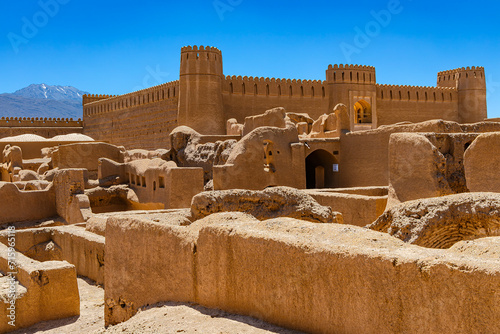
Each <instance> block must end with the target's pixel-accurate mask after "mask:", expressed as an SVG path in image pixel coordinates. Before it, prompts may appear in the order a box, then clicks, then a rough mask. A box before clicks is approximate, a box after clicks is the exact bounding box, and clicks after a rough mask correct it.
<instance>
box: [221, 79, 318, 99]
mask: <svg viewBox="0 0 500 334" xmlns="http://www.w3.org/2000/svg"><path fill="white" fill-rule="evenodd" d="M325 84H326V81H321V80H301V79H279V78H268V77H266V78H264V77H252V76H250V77H247V76H243V77H242V76H241V75H240V76H234V75H233V76H226V77H225V81H224V85H223V91H224V92H226V93H229V94H248V95H264V96H297V97H300V96H308V97H325Z"/></svg>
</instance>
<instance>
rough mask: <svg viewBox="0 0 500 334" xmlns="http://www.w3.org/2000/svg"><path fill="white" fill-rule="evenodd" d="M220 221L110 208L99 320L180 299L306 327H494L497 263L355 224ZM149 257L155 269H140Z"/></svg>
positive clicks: (108, 320)
mask: <svg viewBox="0 0 500 334" xmlns="http://www.w3.org/2000/svg"><path fill="white" fill-rule="evenodd" d="M240 220H241V219H240ZM221 221H222V220H221V219H220V217H216V218H213V219H212V220H208V221H204V222H203V224H202V223H200V224H197V223H194V224H193V225H191V226H187V227H180V226H167V225H164V224H160V223H155V222H148V221H145V220H139V219H133V218H126V217H123V218H119V217H116V218H111V219H109V220H108V223H107V228H106V269H105V272H106V289H105V300H106V305H105V319H106V323H107V324H113V323H117V322H122V321H125V320H127V319H128V318H130V317H131V316H133V315H134V314H135V313H136V312H137V310H138V308H140V307H141V306H143V305H147V304H149V305H151V304H154V303H156V302H162V301H183V302H195V303H198V304H200V305H203V306H206V307H209V308H218V309H221V310H225V311H229V312H234V313H238V314H244V315H251V316H254V317H257V318H261V319H263V320H265V321H268V322H270V323H274V324H277V325H280V326H283V327H288V328H293V329H298V330H303V331H307V332H312V333H334V332H335V333H402V332H408V333H417V332H419V333H420V332H425V333H433V332H442V333H470V332H474V331H475V330H477V329H479V328H480V329H481V330H483V331H484V332H495V331H496V329H497V319H498V317H499V316H500V307H499V305H500V304H499V300H498V299H499V296H498V294H494V293H491V291H495V289H497V287H498V284H499V280H500V268H499V267H498V265H497V264H496V265H494V264H493V262H492V261H490V262H488V261H479V259H477V260H476V259H475V258H473V257H472V256H471V257H467V258H464V257H460V256H457V255H454V254H453V253H452V252H449V251H447V250H436V249H426V248H423V247H419V246H414V245H408V244H405V243H403V242H402V241H400V240H396V239H395V238H392V237H390V236H389V235H386V234H383V233H378V232H375V231H371V230H367V229H364V228H359V227H355V226H345V225H339V224H314V223H308V222H304V221H298V220H294V219H290V218H278V219H273V220H267V221H265V222H258V221H254V220H251V219H250V218H249V220H248V221H237V222H232V223H229V222H228V223H223V222H221ZM123 249H134V250H135V251H134V252H123ZM147 268H157V270H155V271H154V272H153V274H147V275H146V274H145V272H148V271H147V270H146V271H145V269H147ZM457 296H462V298H457ZM450 310H453V312H450Z"/></svg>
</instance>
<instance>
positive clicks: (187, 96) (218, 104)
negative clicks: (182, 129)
mask: <svg viewBox="0 0 500 334" xmlns="http://www.w3.org/2000/svg"><path fill="white" fill-rule="evenodd" d="M222 80H223V73H222V53H221V52H220V50H219V49H217V48H214V47H209V46H207V47H203V46H200V47H197V46H193V47H191V46H186V47H183V48H182V49H181V69H180V77H179V85H180V91H179V108H178V115H177V123H178V125H186V126H189V127H191V128H193V129H194V130H196V131H198V132H200V133H201V134H207V135H215V134H217V135H223V134H226V126H225V119H224V108H223V105H222Z"/></svg>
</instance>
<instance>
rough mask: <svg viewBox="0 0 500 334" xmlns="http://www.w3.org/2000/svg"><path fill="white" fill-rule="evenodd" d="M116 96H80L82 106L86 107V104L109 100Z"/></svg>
mask: <svg viewBox="0 0 500 334" xmlns="http://www.w3.org/2000/svg"><path fill="white" fill-rule="evenodd" d="M114 96H116V95H103V94H83V96H82V105H83V106H84V105H86V104H88V103H92V102H95V101H100V100H105V99H109V98H110V97H114Z"/></svg>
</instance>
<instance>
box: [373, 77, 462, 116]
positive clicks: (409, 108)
mask: <svg viewBox="0 0 500 334" xmlns="http://www.w3.org/2000/svg"><path fill="white" fill-rule="evenodd" d="M431 119H443V120H446V121H454V122H458V121H459V120H460V119H459V115H458V93H457V90H456V89H453V88H438V87H418V86H394V85H377V120H378V123H377V124H378V126H380V125H389V124H395V123H398V122H404V121H409V122H413V123H417V122H423V121H427V120H431Z"/></svg>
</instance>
